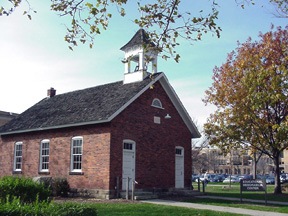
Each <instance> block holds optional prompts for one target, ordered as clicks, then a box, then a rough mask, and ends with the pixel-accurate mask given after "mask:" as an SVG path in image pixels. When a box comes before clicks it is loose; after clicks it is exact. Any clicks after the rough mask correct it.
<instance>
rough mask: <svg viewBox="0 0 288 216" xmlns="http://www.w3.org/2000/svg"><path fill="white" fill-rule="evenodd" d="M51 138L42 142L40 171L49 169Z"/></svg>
mask: <svg viewBox="0 0 288 216" xmlns="http://www.w3.org/2000/svg"><path fill="white" fill-rule="evenodd" d="M49 147H50V141H49V140H42V141H41V143H40V172H48V171H49Z"/></svg>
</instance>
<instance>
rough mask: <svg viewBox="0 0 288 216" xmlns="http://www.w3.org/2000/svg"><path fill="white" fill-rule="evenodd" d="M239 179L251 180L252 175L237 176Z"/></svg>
mask: <svg viewBox="0 0 288 216" xmlns="http://www.w3.org/2000/svg"><path fill="white" fill-rule="evenodd" d="M239 179H243V180H251V179H253V175H242V176H239Z"/></svg>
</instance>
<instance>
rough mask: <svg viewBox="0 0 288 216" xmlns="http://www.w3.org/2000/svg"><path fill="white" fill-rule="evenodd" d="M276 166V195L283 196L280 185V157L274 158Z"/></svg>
mask: <svg viewBox="0 0 288 216" xmlns="http://www.w3.org/2000/svg"><path fill="white" fill-rule="evenodd" d="M274 165H275V188H274V194H282V190H281V183H280V166H279V156H278V157H275V158H274Z"/></svg>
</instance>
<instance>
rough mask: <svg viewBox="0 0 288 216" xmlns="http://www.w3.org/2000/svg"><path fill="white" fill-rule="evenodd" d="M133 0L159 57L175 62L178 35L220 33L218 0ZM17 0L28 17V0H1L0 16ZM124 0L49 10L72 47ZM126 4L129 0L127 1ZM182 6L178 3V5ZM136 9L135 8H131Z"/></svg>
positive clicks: (63, 2)
mask: <svg viewBox="0 0 288 216" xmlns="http://www.w3.org/2000/svg"><path fill="white" fill-rule="evenodd" d="M269 1H270V2H273V3H274V4H276V6H277V8H280V9H281V11H285V10H286V12H287V0H269ZM133 2H134V3H135V2H136V3H137V4H136V5H137V9H138V11H139V17H138V18H132V19H133V22H134V23H135V24H136V25H138V27H140V28H144V29H145V30H146V32H147V33H148V34H149V37H150V38H151V40H152V42H153V43H154V44H155V45H156V46H155V47H156V48H157V49H159V50H158V51H163V54H162V57H163V58H165V59H166V58H168V57H173V58H174V60H175V61H176V62H178V61H179V58H180V55H179V54H178V53H177V52H176V49H175V48H176V47H177V46H178V45H179V39H180V38H181V39H185V40H187V41H189V42H191V43H193V42H194V41H196V40H200V39H201V38H202V35H203V34H205V33H208V32H211V33H212V34H215V35H217V37H220V32H221V28H220V27H219V26H218V25H217V24H216V20H217V18H218V13H219V11H218V9H219V7H218V1H217V0H211V1H209V2H210V4H211V7H210V11H207V12H206V11H205V12H204V11H203V10H200V11H198V12H197V11H195V9H194V8H193V5H194V4H193V3H189V4H190V6H189V7H188V8H187V7H186V8H185V7H183V5H184V4H185V3H184V2H185V1H180V0H151V1H143V0H136V1H133ZM235 2H236V3H237V4H239V5H241V6H242V7H243V8H244V5H247V4H249V3H251V2H252V3H253V0H235ZM21 3H26V4H27V5H28V10H25V11H24V14H25V15H27V16H28V18H29V19H31V14H32V13H33V9H32V8H33V7H32V6H30V4H29V0H4V2H3V1H2V2H1V3H0V16H1V15H10V14H11V13H13V11H14V10H15V9H16V8H17V7H19V6H20V4H21ZM128 4H129V1H128V0H94V1H92V0H51V10H53V11H55V12H57V13H58V14H59V15H60V16H61V17H68V18H69V20H70V25H69V26H67V33H66V36H65V41H66V42H68V44H69V48H70V49H73V47H74V46H77V45H78V44H79V43H83V44H84V43H86V44H89V46H90V47H92V46H93V44H94V38H95V36H96V35H98V34H100V33H101V32H102V31H103V30H106V29H107V28H108V24H109V21H110V19H111V18H112V16H113V13H114V12H113V11H114V9H115V7H116V8H117V11H118V12H119V14H120V15H121V16H125V15H126V14H127V12H128V13H129V11H126V9H125V6H127V5H128ZM130 4H132V3H131V1H130ZM181 6H182V7H181ZM135 9H136V8H135Z"/></svg>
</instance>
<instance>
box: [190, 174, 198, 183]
mask: <svg viewBox="0 0 288 216" xmlns="http://www.w3.org/2000/svg"><path fill="white" fill-rule="evenodd" d="M199 177H200V175H198V174H192V177H191V179H192V182H195V181H196V179H198V178H199Z"/></svg>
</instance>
